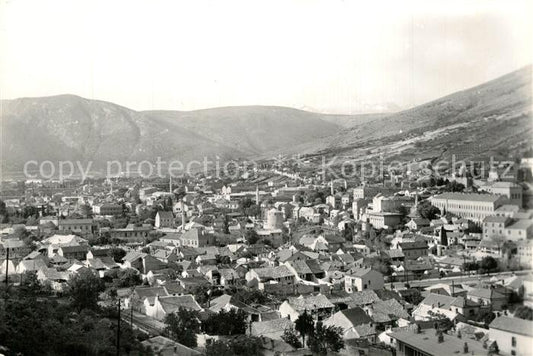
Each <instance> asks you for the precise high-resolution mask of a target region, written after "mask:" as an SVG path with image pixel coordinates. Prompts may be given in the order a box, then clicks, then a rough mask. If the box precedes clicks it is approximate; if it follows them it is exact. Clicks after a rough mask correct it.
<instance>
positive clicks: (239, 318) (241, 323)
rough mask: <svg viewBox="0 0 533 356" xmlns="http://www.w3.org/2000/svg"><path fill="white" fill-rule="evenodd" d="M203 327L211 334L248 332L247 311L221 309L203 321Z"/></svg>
mask: <svg viewBox="0 0 533 356" xmlns="http://www.w3.org/2000/svg"><path fill="white" fill-rule="evenodd" d="M202 329H203V330H204V332H206V333H207V334H210V335H238V334H244V333H246V313H245V312H244V311H242V310H240V309H239V310H235V309H231V310H230V311H225V310H224V309H221V310H220V311H219V312H218V313H217V314H212V315H210V316H209V317H208V318H207V319H206V320H205V321H203V322H202Z"/></svg>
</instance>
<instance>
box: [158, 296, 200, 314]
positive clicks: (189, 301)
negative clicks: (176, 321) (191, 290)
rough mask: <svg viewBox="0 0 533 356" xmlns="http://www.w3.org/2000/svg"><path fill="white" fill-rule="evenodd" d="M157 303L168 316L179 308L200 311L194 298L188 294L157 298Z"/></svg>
mask: <svg viewBox="0 0 533 356" xmlns="http://www.w3.org/2000/svg"><path fill="white" fill-rule="evenodd" d="M159 303H161V307H162V308H163V310H164V311H165V312H166V313H168V314H170V313H173V312H175V311H177V310H178V309H179V308H185V309H188V310H195V311H200V310H202V307H201V306H200V305H199V304H198V303H197V302H196V300H195V299H194V297H193V296H192V295H190V294H188V295H180V296H173V295H169V296H166V297H159Z"/></svg>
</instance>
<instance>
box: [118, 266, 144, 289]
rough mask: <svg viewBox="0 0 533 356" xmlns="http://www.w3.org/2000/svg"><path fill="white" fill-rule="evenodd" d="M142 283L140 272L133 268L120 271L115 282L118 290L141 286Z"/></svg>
mask: <svg viewBox="0 0 533 356" xmlns="http://www.w3.org/2000/svg"><path fill="white" fill-rule="evenodd" d="M141 283H142V279H141V276H140V274H139V272H137V271H136V270H134V269H133V268H126V269H119V270H118V272H117V277H116V278H115V279H114V280H113V285H114V286H115V287H116V288H126V287H133V286H136V285H140V284H141Z"/></svg>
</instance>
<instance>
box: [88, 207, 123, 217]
mask: <svg viewBox="0 0 533 356" xmlns="http://www.w3.org/2000/svg"><path fill="white" fill-rule="evenodd" d="M123 210H124V209H123V208H122V205H120V204H97V205H93V213H94V214H95V215H113V216H114V215H120V214H122V212H123Z"/></svg>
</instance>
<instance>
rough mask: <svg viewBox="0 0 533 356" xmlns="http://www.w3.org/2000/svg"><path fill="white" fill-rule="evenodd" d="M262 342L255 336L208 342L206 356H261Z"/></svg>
mask: <svg viewBox="0 0 533 356" xmlns="http://www.w3.org/2000/svg"><path fill="white" fill-rule="evenodd" d="M261 345H262V344H261V340H259V338H257V337H255V336H248V335H239V336H237V337H235V338H233V339H229V340H216V341H211V342H208V344H207V345H206V348H205V354H206V356H248V355H254V356H261V355H262V354H263V352H262V351H261V349H262V346H261Z"/></svg>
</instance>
